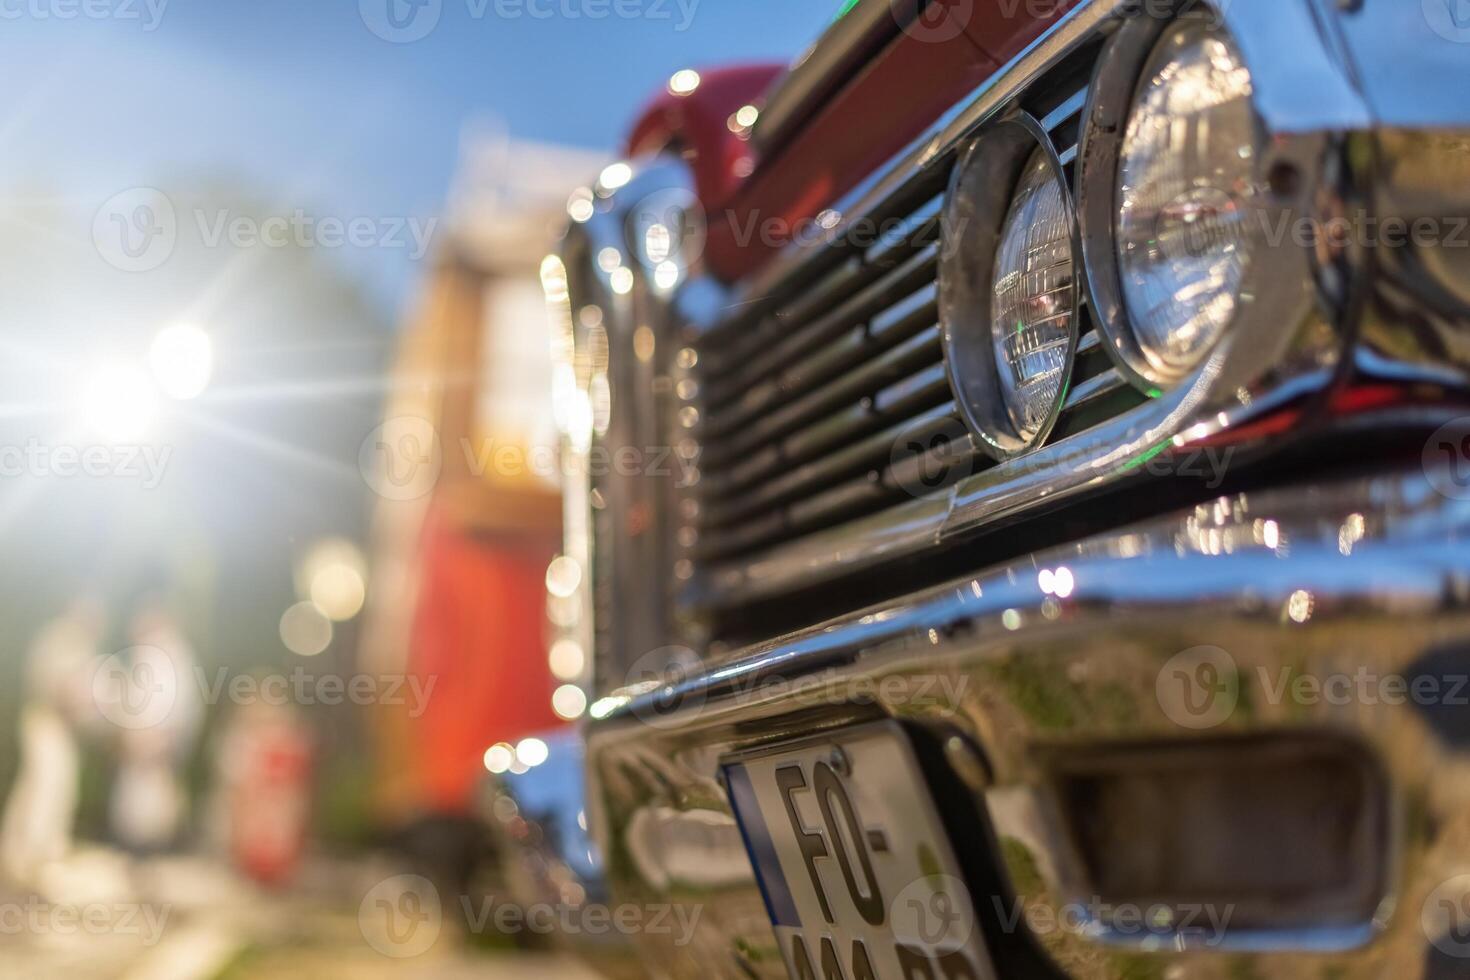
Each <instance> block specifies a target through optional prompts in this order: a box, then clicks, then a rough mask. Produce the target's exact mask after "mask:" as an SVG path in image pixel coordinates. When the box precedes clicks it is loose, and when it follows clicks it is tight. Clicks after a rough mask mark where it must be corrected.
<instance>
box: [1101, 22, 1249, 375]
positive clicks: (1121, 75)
mask: <svg viewBox="0 0 1470 980" xmlns="http://www.w3.org/2000/svg"><path fill="white" fill-rule="evenodd" d="M1180 6H1181V8H1183V12H1182V13H1180V14H1179V15H1178V16H1176V17H1174V18H1155V17H1133V18H1130V19H1128V20H1127V21H1125V22H1124V23H1123V24H1122V25H1121V26H1120V27H1119V28H1118V30H1117V31H1116V32H1115V34H1114V35H1113V37H1112V38H1111V39H1110V40H1109V42H1108V43H1107V45H1106V46H1105V48H1104V50H1103V53H1102V56H1101V57H1100V58H1099V59H1098V62H1097V67H1096V71H1095V73H1094V75H1093V82H1092V86H1091V89H1090V91H1089V94H1088V100H1087V105H1086V108H1085V111H1084V115H1083V127H1082V135H1081V142H1080V145H1079V149H1078V158H1079V166H1078V168H1077V224H1078V237H1079V239H1080V241H1081V250H1082V262H1083V267H1084V270H1085V274H1084V278H1085V280H1086V284H1087V285H1086V288H1087V291H1088V304H1089V306H1090V308H1091V310H1092V312H1093V316H1094V319H1095V320H1096V323H1097V328H1098V330H1099V332H1100V334H1101V336H1102V339H1103V341H1104V343H1103V347H1104V349H1106V351H1107V352H1108V354H1109V355H1110V356H1111V357H1112V359H1113V362H1114V364H1115V365H1116V366H1117V367H1118V369H1119V371H1120V372H1121V373H1122V374H1123V376H1124V377H1125V378H1126V379H1128V381H1129V382H1130V383H1132V384H1133V385H1134V386H1135V387H1137V388H1138V389H1140V390H1141V391H1144V392H1146V393H1148V394H1151V395H1157V394H1159V393H1160V392H1161V391H1163V390H1167V389H1170V388H1175V387H1179V386H1181V385H1184V384H1186V383H1187V382H1189V381H1190V380H1191V379H1192V378H1195V377H1198V376H1199V375H1201V374H1203V373H1206V372H1208V371H1210V370H1212V368H1211V365H1212V364H1215V363H1216V362H1217V358H1219V357H1220V356H1221V355H1222V354H1223V352H1224V350H1225V349H1227V348H1228V347H1230V346H1231V339H1232V335H1233V334H1235V333H1237V332H1238V330H1237V328H1238V327H1239V324H1240V321H1241V320H1242V319H1244V318H1246V317H1248V316H1250V315H1251V311H1250V309H1249V307H1250V305H1251V302H1252V300H1251V298H1252V297H1254V296H1256V295H1258V294H1259V293H1260V292H1261V291H1262V290H1263V289H1266V288H1268V285H1269V284H1268V283H1267V282H1265V280H1268V279H1271V278H1273V277H1275V276H1277V272H1275V271H1273V270H1272V269H1271V268H1269V267H1268V268H1262V265H1263V264H1264V265H1267V266H1269V265H1270V264H1269V263H1260V262H1256V261H1252V262H1250V264H1249V266H1248V268H1247V269H1246V270H1245V274H1244V276H1243V279H1242V282H1241V285H1240V288H1239V295H1240V300H1239V305H1238V306H1237V308H1236V310H1235V312H1234V315H1233V316H1232V319H1231V321H1230V322H1229V323H1228V324H1227V325H1226V326H1225V327H1224V328H1223V330H1222V331H1221V336H1219V337H1217V338H1216V339H1215V340H1214V341H1213V342H1212V344H1211V346H1210V348H1209V349H1207V350H1206V351H1205V352H1204V353H1203V354H1202V355H1201V356H1200V358H1199V360H1198V361H1197V362H1195V363H1194V364H1192V365H1190V366H1189V367H1188V368H1185V369H1182V370H1171V369H1169V368H1168V367H1167V366H1165V365H1164V364H1162V363H1160V359H1159V358H1158V357H1157V356H1150V353H1149V352H1148V351H1147V350H1146V349H1145V347H1144V344H1143V342H1142V341H1141V340H1140V339H1139V337H1138V334H1137V331H1136V330H1135V329H1134V324H1133V321H1132V319H1131V317H1130V314H1129V310H1128V306H1127V303H1126V302H1125V300H1124V290H1123V284H1122V276H1121V272H1120V269H1119V262H1118V250H1117V249H1118V239H1117V235H1118V232H1117V220H1118V216H1119V210H1120V207H1121V203H1120V201H1119V176H1120V171H1121V169H1122V165H1123V156H1124V140H1125V138H1126V135H1127V131H1128V124H1129V120H1130V119H1131V118H1132V115H1133V113H1134V110H1135V109H1136V108H1137V106H1138V102H1139V97H1140V94H1141V88H1142V86H1143V84H1144V83H1145V82H1146V81H1147V79H1146V78H1145V77H1144V75H1145V71H1146V69H1147V67H1148V65H1149V64H1150V62H1151V61H1153V60H1154V57H1155V55H1156V53H1157V52H1158V50H1159V47H1160V45H1161V44H1162V43H1163V42H1164V40H1165V39H1166V37H1167V36H1168V35H1169V33H1170V32H1171V31H1173V30H1176V29H1178V28H1179V27H1180V26H1181V24H1182V23H1184V22H1186V21H1187V20H1190V19H1197V20H1195V21H1194V23H1191V24H1190V26H1195V25H1196V24H1198V23H1200V22H1203V23H1205V24H1206V25H1207V26H1209V27H1210V28H1211V29H1213V30H1217V31H1219V32H1220V33H1222V34H1224V35H1225V36H1227V37H1229V38H1230V40H1231V42H1232V44H1233V45H1235V46H1237V47H1238V46H1239V45H1238V42H1237V41H1236V39H1235V37H1234V35H1233V34H1232V33H1231V32H1230V30H1229V27H1228V23H1227V21H1226V18H1225V14H1224V12H1223V11H1222V10H1220V9H1217V8H1215V7H1213V6H1211V5H1209V4H1205V3H1184V4H1181V5H1180ZM1242 60H1243V61H1244V62H1245V64H1246V67H1247V68H1248V69H1251V68H1252V65H1251V63H1250V59H1249V57H1248V56H1247V55H1245V54H1244V53H1242ZM1254 77H1255V75H1254V71H1252V78H1253V80H1254ZM1251 108H1252V115H1253V117H1254V123H1255V127H1254V128H1255V148H1256V152H1255V154H1254V155H1253V157H1252V174H1253V181H1254V183H1255V184H1256V186H1257V187H1260V188H1262V189H1263V192H1264V191H1265V190H1266V189H1267V188H1268V186H1269V183H1270V179H1269V176H1268V174H1267V173H1266V172H1265V170H1264V169H1263V167H1264V166H1265V165H1266V161H1267V160H1268V159H1269V154H1268V153H1266V152H1265V150H1266V147H1267V145H1268V142H1269V139H1270V133H1271V131H1270V128H1269V127H1268V126H1267V125H1266V123H1265V121H1264V120H1263V119H1262V117H1261V113H1260V112H1259V109H1258V108H1257V105H1256V102H1255V99H1254V96H1253V97H1252V102H1251ZM1265 218H1266V212H1265V210H1264V209H1262V210H1260V211H1259V212H1258V213H1256V214H1253V215H1252V216H1251V218H1250V219H1248V220H1247V231H1248V232H1250V233H1251V237H1250V240H1249V242H1248V247H1249V248H1250V249H1251V252H1252V258H1253V259H1254V258H1255V257H1256V255H1258V254H1259V253H1260V251H1261V249H1260V248H1259V246H1260V245H1261V243H1262V242H1263V240H1264V239H1265V238H1266V236H1265V235H1264V231H1265V229H1266V227H1267V225H1268V222H1267V221H1266V220H1265Z"/></svg>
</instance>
